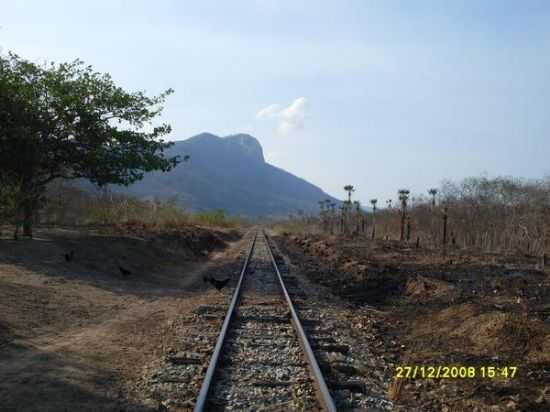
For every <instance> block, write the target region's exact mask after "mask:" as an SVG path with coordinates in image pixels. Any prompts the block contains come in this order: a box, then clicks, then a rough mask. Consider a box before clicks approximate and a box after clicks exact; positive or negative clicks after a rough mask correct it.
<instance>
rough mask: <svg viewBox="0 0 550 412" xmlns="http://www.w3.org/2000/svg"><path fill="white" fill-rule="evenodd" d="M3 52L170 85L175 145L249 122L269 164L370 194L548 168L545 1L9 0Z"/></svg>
mask: <svg viewBox="0 0 550 412" xmlns="http://www.w3.org/2000/svg"><path fill="white" fill-rule="evenodd" d="M0 47H2V49H3V51H4V52H6V51H7V50H11V51H14V52H16V53H18V54H20V55H21V56H23V57H26V58H29V59H31V60H34V61H42V60H54V61H67V60H73V59H75V58H81V59H83V60H84V61H85V62H86V63H89V64H92V65H93V66H94V67H95V68H96V69H97V70H99V71H104V72H109V73H111V74H112V75H113V77H114V78H115V80H116V81H117V82H118V83H119V84H121V85H123V86H125V87H127V88H129V89H140V90H146V91H147V92H149V93H151V94H156V93H159V92H160V91H162V90H164V89H166V88H168V87H172V88H174V89H175V91H176V93H175V94H174V95H172V96H171V97H170V98H169V100H168V101H167V104H166V110H165V113H164V120H166V121H167V122H169V123H170V124H172V126H173V130H174V131H173V133H172V135H171V137H170V138H171V139H172V140H182V139H185V138H187V137H190V136H192V135H194V134H197V133H200V132H203V131H209V132H212V133H215V134H219V135H228V134H232V133H238V132H246V133H250V134H253V135H254V136H256V137H258V139H259V140H260V142H261V143H262V145H263V147H264V152H265V154H266V157H267V159H268V161H269V162H270V163H273V164H274V165H276V166H280V167H282V168H284V169H286V170H288V171H290V172H292V173H294V174H296V175H298V176H300V177H303V178H306V179H308V180H309V181H311V182H313V183H315V184H317V185H319V186H321V187H322V188H323V189H325V190H326V191H328V192H329V193H330V194H332V195H335V196H338V197H343V196H344V191H343V190H342V187H343V186H344V185H345V184H353V185H355V186H356V188H357V193H356V196H357V198H358V199H359V200H361V201H362V202H364V203H367V202H368V200H369V199H370V198H373V197H377V198H378V199H380V203H384V200H385V199H387V198H389V197H395V192H396V191H397V189H399V188H401V187H409V188H410V189H411V190H412V191H413V192H421V193H425V191H426V189H427V188H428V187H431V186H434V185H437V184H439V182H440V181H441V180H442V179H449V178H450V179H460V178H462V177H466V176H471V175H479V174H481V173H487V174H488V175H489V176H496V175H514V176H518V177H526V178H536V177H542V176H544V175H545V174H547V173H549V172H550V162H549V157H550V2H548V1H545V0H541V1H535V0H524V1H507V0H485V1H484V0H470V1H458V0H457V1H421V0H417V1H390V0H379V1H367V0H356V1H345V0H341V1H336V0H335V1H320V0H318V1H276V0H250V1H238V0H233V1H231V2H221V1H211V0H202V1H193V2H191V1H176V0H173V1H168V0H157V1H155V2H152V1H136V0H134V1H129V0H127V1H117V0H108V1H99V0H95V1H87V2H84V1H48V2H44V1H19V2H14V1H7V0H0Z"/></svg>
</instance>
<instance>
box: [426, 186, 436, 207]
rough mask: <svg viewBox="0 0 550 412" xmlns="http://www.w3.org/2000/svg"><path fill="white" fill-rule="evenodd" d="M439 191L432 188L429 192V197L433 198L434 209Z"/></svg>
mask: <svg viewBox="0 0 550 412" xmlns="http://www.w3.org/2000/svg"><path fill="white" fill-rule="evenodd" d="M437 192H438V191H437V189H436V188H431V189H429V190H428V193H429V195H430V196H431V197H432V207H435V197H436V196H437Z"/></svg>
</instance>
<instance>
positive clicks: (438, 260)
mask: <svg viewBox="0 0 550 412" xmlns="http://www.w3.org/2000/svg"><path fill="white" fill-rule="evenodd" d="M276 240H277V241H278V243H279V245H280V247H281V249H282V250H283V252H284V253H285V254H286V255H287V256H288V257H289V258H290V260H291V261H292V262H293V263H294V264H295V265H298V267H299V268H300V270H302V271H303V273H304V274H305V275H306V276H307V277H308V279H309V280H310V281H312V282H314V283H317V284H320V285H324V286H326V287H327V288H329V289H330V290H331V291H332V292H333V293H335V294H336V295H338V296H340V297H341V298H342V299H343V300H345V301H347V302H351V303H353V304H354V305H356V307H357V308H361V307H365V306H367V307H372V308H375V309H376V310H378V311H379V312H378V313H379V314H380V319H381V322H380V325H379V327H378V329H377V330H376V331H375V333H376V336H377V340H376V343H374V345H372V346H374V347H373V350H374V352H375V353H376V355H377V356H380V357H382V358H384V359H390V360H392V361H391V362H390V365H393V367H394V372H393V374H395V373H396V368H397V367H398V366H400V365H411V366H417V365H418V366H422V365H424V366H473V367H475V368H476V370H477V373H478V377H477V378H473V379H468V378H466V379H460V378H458V379H427V378H417V379H409V380H399V379H395V381H394V384H393V385H391V386H390V392H393V395H394V399H395V403H396V405H397V407H396V409H397V410H403V411H407V410H422V411H431V410H433V411H453V412H454V411H519V410H521V411H530V412H536V411H548V410H550V295H549V294H548V290H549V286H550V276H549V275H550V272H549V271H548V269H544V268H542V267H540V266H538V264H539V260H538V259H537V258H536V257H529V256H523V255H519V254H517V255H514V254H487V253H482V252H480V251H472V250H470V251H467V252H464V251H461V250H458V249H456V250H448V251H447V252H446V253H445V254H444V255H443V254H442V253H441V251H434V250H425V249H422V248H419V249H416V248H415V246H414V245H410V246H409V245H404V244H400V243H399V242H394V241H378V240H377V241H375V242H370V241H368V240H365V239H363V240H361V239H352V238H342V237H338V238H337V237H329V236H321V235H291V234H283V235H282V236H280V237H278V238H277V239H276ZM356 327H357V328H359V327H362V325H360V321H359V320H358V324H357V325H356ZM396 342H397V344H396ZM393 359H394V360H393ZM489 366H495V367H499V368H502V367H504V366H517V367H518V372H517V375H516V376H515V377H514V378H508V379H505V378H502V377H500V378H492V379H490V378H484V379H483V378H480V377H479V371H480V368H481V367H489Z"/></svg>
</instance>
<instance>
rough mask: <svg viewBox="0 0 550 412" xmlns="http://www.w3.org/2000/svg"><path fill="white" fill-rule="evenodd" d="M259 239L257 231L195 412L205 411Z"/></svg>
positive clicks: (207, 371)
mask: <svg viewBox="0 0 550 412" xmlns="http://www.w3.org/2000/svg"><path fill="white" fill-rule="evenodd" d="M257 237H258V232H257V231H256V233H255V234H254V239H252V244H251V245H250V249H249V250H248V254H247V255H246V259H245V261H244V264H243V268H242V270H241V274H240V276H239V282H238V283H237V287H236V288H235V292H234V293H233V298H232V299H231V304H230V305H229V309H228V311H227V314H226V315H225V320H224V321H223V325H222V329H221V331H220V335H219V336H218V340H217V341H216V346H215V347H214V352H212V357H211V358H210V363H209V364H208V369H207V370H206V375H205V376H204V380H203V382H202V386H201V390H200V392H199V396H198V398H197V403H196V404H195V408H194V409H193V410H194V411H195V412H202V411H204V410H205V407H206V402H207V400H208V392H209V391H210V386H211V383H212V380H213V379H214V372H215V371H216V366H217V365H218V360H219V358H220V354H221V352H222V348H223V343H224V341H225V336H226V335H227V331H228V330H229V324H230V323H231V319H232V318H233V314H234V313H235V308H236V307H237V302H238V300H239V297H240V294H241V286H242V283H243V279H244V276H245V274H246V269H247V268H248V263H249V262H250V257H251V256H252V252H253V251H254V246H255V244H256V239H257Z"/></svg>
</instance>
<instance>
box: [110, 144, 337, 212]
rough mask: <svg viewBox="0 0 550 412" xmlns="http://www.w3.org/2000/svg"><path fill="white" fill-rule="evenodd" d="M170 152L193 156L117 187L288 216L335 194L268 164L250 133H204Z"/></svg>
mask: <svg viewBox="0 0 550 412" xmlns="http://www.w3.org/2000/svg"><path fill="white" fill-rule="evenodd" d="M167 154H168V155H169V156H173V155H181V156H182V157H183V156H184V155H186V154H189V155H190V156H191V158H190V160H189V161H187V162H181V163H180V164H179V165H178V166H177V167H176V168H175V169H173V170H172V171H170V172H168V173H160V172H154V173H149V174H147V175H146V176H145V178H144V179H143V180H142V181H140V182H137V183H135V184H133V185H131V186H130V187H128V188H119V189H118V191H122V192H125V193H129V194H132V195H134V196H138V197H140V198H151V197H158V198H161V199H169V198H174V197H177V199H178V203H179V204H180V205H182V206H184V207H186V208H187V209H192V210H210V209H223V210H224V211H225V212H226V213H228V214H232V215H250V216H286V215H288V214H289V213H296V212H297V211H298V210H303V211H304V212H306V213H311V212H317V211H318V210H319V205H318V203H317V202H318V201H319V200H322V199H326V198H330V199H332V200H334V201H337V200H336V199H333V198H332V197H331V196H329V195H327V194H326V193H325V192H323V191H322V190H321V189H320V188H318V187H317V186H314V185H313V184H311V183H309V182H307V181H305V180H304V179H301V178H299V177H296V176H294V175H292V174H291V173H288V172H286V171H285V170H283V169H280V168H278V167H275V166H273V165H270V164H269V163H266V161H265V159H264V155H263V150H262V146H261V145H260V143H259V142H258V140H257V139H256V138H255V137H253V136H250V135H247V134H237V135H232V136H227V137H223V138H222V137H219V136H215V135H213V134H210V133H202V134H199V135H197V136H193V137H191V138H189V139H187V140H183V141H178V142H175V143H174V145H173V146H172V147H171V148H170V149H169V150H168V151H167Z"/></svg>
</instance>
